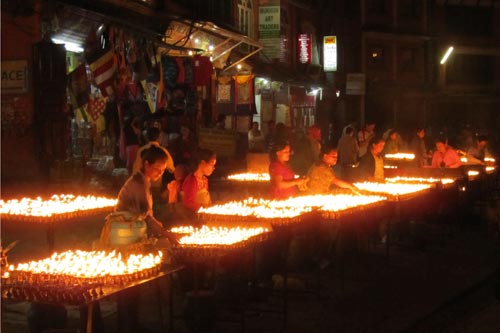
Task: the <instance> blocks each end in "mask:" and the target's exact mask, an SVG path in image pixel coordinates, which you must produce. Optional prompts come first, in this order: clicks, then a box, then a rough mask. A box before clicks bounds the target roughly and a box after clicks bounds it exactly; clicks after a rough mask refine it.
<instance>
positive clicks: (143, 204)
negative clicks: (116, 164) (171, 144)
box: [115, 145, 175, 333]
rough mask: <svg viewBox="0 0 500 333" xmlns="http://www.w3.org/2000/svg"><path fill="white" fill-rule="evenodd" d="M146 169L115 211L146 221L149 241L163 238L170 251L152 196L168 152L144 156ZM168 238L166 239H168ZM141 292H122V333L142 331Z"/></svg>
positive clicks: (128, 185) (132, 178)
mask: <svg viewBox="0 0 500 333" xmlns="http://www.w3.org/2000/svg"><path fill="white" fill-rule="evenodd" d="M141 156H142V160H143V164H142V168H141V169H140V170H139V171H137V172H135V173H134V174H132V176H130V178H129V179H128V180H127V181H126V182H125V184H124V185H123V186H122V188H121V190H120V192H119V193H118V203H117V205H116V207H115V211H127V212H130V213H132V214H133V215H135V216H138V217H140V218H143V219H144V221H145V222H146V225H147V233H148V236H149V237H158V238H161V244H162V247H165V248H166V249H167V250H168V249H169V248H170V247H171V244H170V243H171V242H175V239H174V238H173V237H171V236H170V233H169V232H168V231H167V230H166V229H164V228H163V224H162V223H161V222H160V221H158V220H157V219H156V218H155V217H154V216H153V196H152V194H151V182H154V181H156V180H158V179H160V177H161V176H162V174H163V172H164V171H165V169H166V168H167V160H168V157H167V154H166V153H165V151H164V149H162V148H161V147H158V146H156V145H153V146H151V147H149V148H147V149H145V150H144V151H143V153H142V154H141ZM165 236H166V237H165ZM139 291H140V290H139V289H138V288H130V289H129V290H127V291H126V292H122V293H120V294H119V295H118V298H117V308H118V331H119V332H131V333H132V332H137V331H138V330H139V327H138V305H139Z"/></svg>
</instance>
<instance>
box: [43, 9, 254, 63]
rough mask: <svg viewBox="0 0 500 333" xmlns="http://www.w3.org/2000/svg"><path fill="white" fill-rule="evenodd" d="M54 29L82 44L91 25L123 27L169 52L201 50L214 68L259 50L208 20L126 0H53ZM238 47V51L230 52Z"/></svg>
mask: <svg viewBox="0 0 500 333" xmlns="http://www.w3.org/2000/svg"><path fill="white" fill-rule="evenodd" d="M56 3H57V4H60V5H61V6H59V7H57V9H56V10H55V13H56V17H57V27H56V29H55V30H56V31H54V32H53V34H52V36H51V37H52V38H56V39H59V40H62V41H71V42H73V43H75V44H78V45H84V44H85V40H86V38H87V37H88V34H89V32H90V30H91V29H96V28H97V27H98V26H99V25H100V24H102V23H104V24H114V25H116V26H120V27H123V28H125V29H127V31H129V33H131V34H133V35H138V36H141V37H143V38H146V39H148V40H150V41H152V42H154V43H155V44H156V45H158V46H159V47H160V48H161V49H162V51H163V52H164V53H166V54H169V55H172V56H186V55H189V54H201V55H204V56H210V57H211V58H212V62H213V64H214V66H215V67H216V68H219V69H224V70H225V69H229V68H231V67H234V66H236V65H237V64H239V63H240V62H242V61H243V60H245V59H246V58H248V57H250V56H252V55H253V54H255V53H257V52H259V51H260V50H261V49H262V46H261V45H260V44H259V43H258V42H256V41H254V40H253V39H251V38H249V37H247V36H245V35H243V34H241V33H239V32H236V31H232V30H229V29H227V28H221V27H219V26H217V25H216V24H214V23H212V22H203V21H196V20H189V19H180V18H178V17H177V16H173V15H169V14H168V13H159V12H157V11H153V10H151V11H147V10H146V9H148V8H146V9H143V7H141V6H139V8H140V9H141V11H137V9H136V8H135V7H134V8H129V7H130V6H129V5H127V4H129V3H128V2H125V3H124V4H123V6H117V2H116V1H112V0H106V1H95V0H82V1H80V2H79V3H78V5H74V2H73V1H69V0H57V2H56ZM233 51H238V52H233Z"/></svg>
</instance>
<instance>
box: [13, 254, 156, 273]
mask: <svg viewBox="0 0 500 333" xmlns="http://www.w3.org/2000/svg"><path fill="white" fill-rule="evenodd" d="M162 257H163V253H162V252H160V251H159V252H158V253H157V254H147V255H143V254H131V255H130V256H128V257H127V258H123V257H122V255H121V253H117V252H115V251H112V252H105V251H90V252H87V251H80V250H74V251H72V250H70V251H66V252H62V253H57V252H56V253H54V254H52V256H50V257H49V258H46V259H42V260H38V261H30V262H27V263H20V264H17V266H14V265H10V266H9V271H10V272H16V271H19V272H29V273H33V274H52V275H64V276H71V277H80V278H93V277H102V276H106V275H109V276H119V275H125V274H132V273H136V272H140V271H142V270H146V269H150V268H153V267H156V266H158V265H160V264H161V260H162Z"/></svg>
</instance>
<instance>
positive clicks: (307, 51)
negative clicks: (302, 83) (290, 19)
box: [297, 34, 312, 64]
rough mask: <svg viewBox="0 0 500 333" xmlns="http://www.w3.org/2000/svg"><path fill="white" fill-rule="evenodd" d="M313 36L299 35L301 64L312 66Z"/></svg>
mask: <svg viewBox="0 0 500 333" xmlns="http://www.w3.org/2000/svg"><path fill="white" fill-rule="evenodd" d="M311 40H312V35H311V34H299V37H298V43H297V45H298V48H297V50H298V52H299V54H298V56H299V57H298V58H299V62H300V63H301V64H310V63H311V55H312V45H311Z"/></svg>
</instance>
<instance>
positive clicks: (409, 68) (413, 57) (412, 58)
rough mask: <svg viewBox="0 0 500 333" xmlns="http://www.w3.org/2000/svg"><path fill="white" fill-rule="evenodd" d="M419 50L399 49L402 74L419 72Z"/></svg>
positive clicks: (410, 48)
mask: <svg viewBox="0 0 500 333" xmlns="http://www.w3.org/2000/svg"><path fill="white" fill-rule="evenodd" d="M417 55H418V50H417V49H416V48H412V47H402V48H400V49H399V71H400V72H402V73H407V72H416V71H417Z"/></svg>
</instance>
